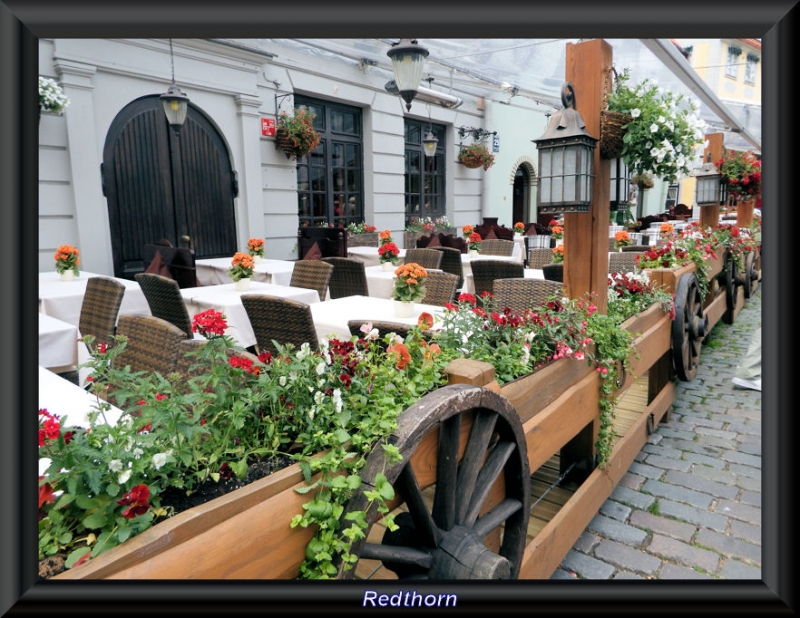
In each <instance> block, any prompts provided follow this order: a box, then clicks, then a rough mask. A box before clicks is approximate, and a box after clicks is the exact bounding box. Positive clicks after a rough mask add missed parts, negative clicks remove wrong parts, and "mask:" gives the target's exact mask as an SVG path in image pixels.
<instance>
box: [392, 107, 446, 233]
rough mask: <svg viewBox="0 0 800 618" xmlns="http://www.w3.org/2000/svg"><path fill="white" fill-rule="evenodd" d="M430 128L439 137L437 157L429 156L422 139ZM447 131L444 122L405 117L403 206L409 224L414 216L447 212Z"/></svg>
mask: <svg viewBox="0 0 800 618" xmlns="http://www.w3.org/2000/svg"><path fill="white" fill-rule="evenodd" d="M429 129H430V130H431V131H432V132H433V134H434V135H435V136H436V139H438V140H439V144H438V146H437V148H436V154H435V155H434V156H433V157H426V156H425V153H424V150H423V146H422V139H423V137H424V135H425V134H426V133H427V132H428V130H429ZM446 135H447V127H446V126H444V125H440V124H435V123H432V122H430V121H424V120H414V119H411V118H406V119H405V124H404V138H403V139H404V152H405V170H404V182H403V203H404V207H403V208H404V214H405V223H406V226H408V224H409V223H410V222H411V221H412V220H413V219H418V218H424V217H430V218H431V219H436V218H438V217H444V216H447V194H446V171H447V169H446V161H445V151H446V148H445V146H444V144H445V138H446Z"/></svg>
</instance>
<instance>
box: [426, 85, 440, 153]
mask: <svg viewBox="0 0 800 618" xmlns="http://www.w3.org/2000/svg"><path fill="white" fill-rule="evenodd" d="M432 81H433V78H432V77H429V78H428V82H429V83H430V82H432ZM438 145H439V140H438V139H436V136H435V135H434V134H433V124H432V123H431V106H430V103H429V104H428V132H427V133H426V134H425V137H423V138H422V152H423V153H425V156H426V157H428V158H429V159H430V158H431V157H434V156H436V147H437V146H438Z"/></svg>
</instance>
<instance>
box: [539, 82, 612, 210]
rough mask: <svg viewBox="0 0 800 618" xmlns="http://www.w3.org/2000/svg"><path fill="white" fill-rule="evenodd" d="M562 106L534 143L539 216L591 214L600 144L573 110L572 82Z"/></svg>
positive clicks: (564, 89) (566, 87) (564, 91)
mask: <svg viewBox="0 0 800 618" xmlns="http://www.w3.org/2000/svg"><path fill="white" fill-rule="evenodd" d="M561 102H562V103H563V105H564V109H561V110H559V111H557V112H555V113H554V114H553V117H552V118H550V121H549V123H548V125H547V129H546V130H545V132H544V134H543V135H542V136H541V137H540V138H539V139H535V140H532V141H533V142H534V143H535V144H536V148H537V149H538V150H539V190H538V192H537V195H536V202H537V206H538V210H539V212H540V213H559V212H588V211H589V206H590V205H591V203H592V183H593V181H594V149H595V146H596V145H597V141H598V140H597V138H594V137H592V136H591V135H589V134H588V133H587V132H586V125H585V124H584V122H583V118H581V115H580V114H579V113H578V112H577V111H576V110H575V109H574V105H575V89H574V88H573V86H572V84H571V83H569V82H566V83H565V84H564V85H563V86H562V88H561Z"/></svg>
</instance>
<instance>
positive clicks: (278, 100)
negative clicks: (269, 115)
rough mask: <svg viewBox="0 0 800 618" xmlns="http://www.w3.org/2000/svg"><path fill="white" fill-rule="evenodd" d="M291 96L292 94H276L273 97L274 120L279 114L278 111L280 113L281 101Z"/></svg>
mask: <svg viewBox="0 0 800 618" xmlns="http://www.w3.org/2000/svg"><path fill="white" fill-rule="evenodd" d="M292 94H294V93H292V92H287V93H286V94H276V95H275V117H276V118H277V117H278V114H279V113H280V111H281V102H282V101H283V99H285V98H286V97H290V96H292Z"/></svg>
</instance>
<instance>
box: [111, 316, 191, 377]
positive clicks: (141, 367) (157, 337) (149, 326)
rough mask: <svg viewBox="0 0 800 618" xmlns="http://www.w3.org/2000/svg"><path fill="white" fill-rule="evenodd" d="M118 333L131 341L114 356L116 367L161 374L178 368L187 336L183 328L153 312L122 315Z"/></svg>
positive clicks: (166, 373) (164, 374)
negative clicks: (181, 350)
mask: <svg viewBox="0 0 800 618" xmlns="http://www.w3.org/2000/svg"><path fill="white" fill-rule="evenodd" d="M117 334H118V335H124V336H126V337H127V338H128V342H127V345H126V346H125V349H124V350H123V351H122V352H121V353H120V355H119V356H117V358H116V359H114V364H115V366H117V367H126V366H128V367H130V370H131V371H133V372H136V371H144V372H147V373H153V372H158V373H160V374H161V375H162V376H167V375H168V374H170V373H172V372H174V371H175V370H176V369H177V365H178V355H179V352H180V349H181V348H180V345H181V342H182V341H185V340H186V339H187V336H186V333H184V332H183V331H182V330H181V329H180V328H178V327H177V326H175V325H174V324H171V323H170V322H167V321H166V320H164V319H162V318H159V317H156V316H153V315H121V316H120V317H119V324H118V325H117Z"/></svg>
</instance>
